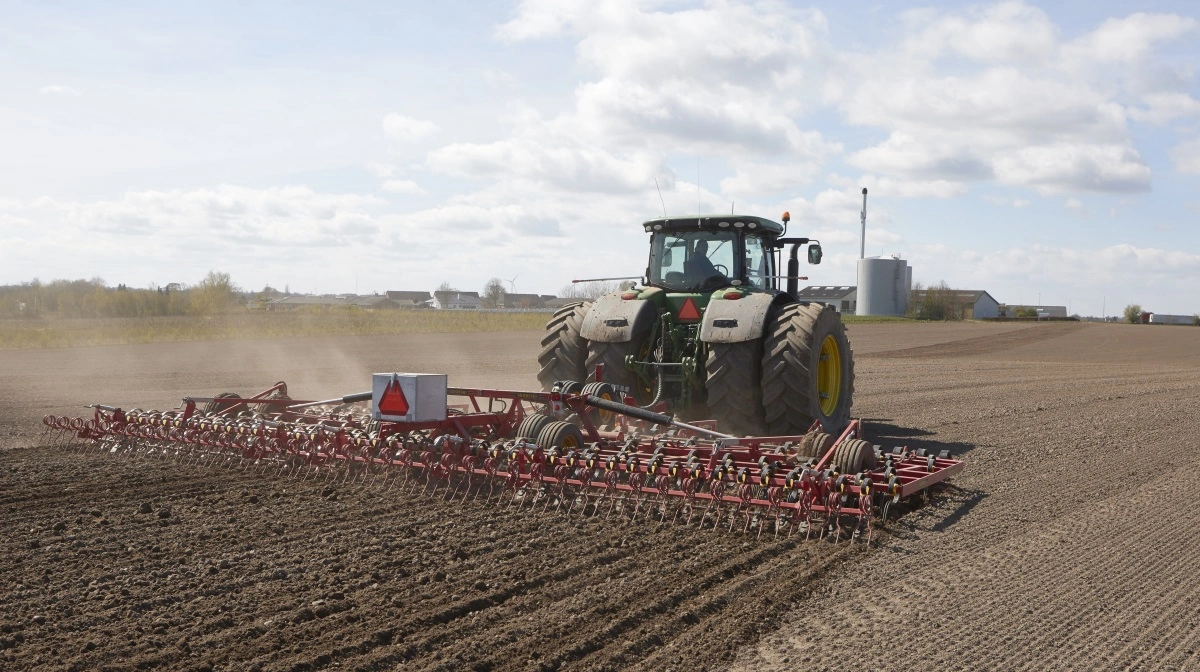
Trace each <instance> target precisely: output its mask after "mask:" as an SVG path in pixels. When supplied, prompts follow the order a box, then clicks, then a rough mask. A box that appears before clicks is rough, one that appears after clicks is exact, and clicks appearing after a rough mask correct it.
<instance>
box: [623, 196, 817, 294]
mask: <svg viewBox="0 0 1200 672" xmlns="http://www.w3.org/2000/svg"><path fill="white" fill-rule="evenodd" d="M787 220H788V216H787V213H784V222H785V224H786V222H787ZM643 226H644V228H645V230H646V231H647V232H648V233H650V234H651V240H650V262H649V265H648V266H647V269H646V280H647V284H648V285H649V286H651V287H659V288H661V289H663V290H666V291H667V292H672V293H707V292H712V291H715V290H718V289H721V288H723V287H730V286H733V287H741V288H743V289H746V290H751V291H753V290H756V289H757V290H776V289H778V279H779V277H780V276H779V275H778V273H777V271H776V269H777V267H778V263H777V262H778V259H777V253H778V251H779V250H780V249H782V247H783V246H784V244H785V243H800V244H803V243H808V242H809V241H808V239H783V238H781V236H782V235H783V234H784V232H785V230H786V227H785V226H780V225H779V224H778V223H776V222H773V221H771V220H769V219H763V218H761V217H751V216H745V215H716V216H702V217H687V218H682V217H674V218H663V219H655V220H650V221H648V222H646V223H645V224H644V225H643ZM800 241H803V243H801V242H800ZM794 251H795V246H794V247H793V254H794ZM809 261H810V263H820V246H819V244H814V245H812V246H811V247H810V249H809ZM791 270H792V269H790V268H789V271H791ZM789 275H795V273H794V272H789ZM789 289H791V288H790V287H789ZM792 291H794V290H792Z"/></svg>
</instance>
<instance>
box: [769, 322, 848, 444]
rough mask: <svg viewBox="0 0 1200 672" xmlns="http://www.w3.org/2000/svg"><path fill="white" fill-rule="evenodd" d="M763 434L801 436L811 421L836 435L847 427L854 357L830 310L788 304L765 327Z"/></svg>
mask: <svg viewBox="0 0 1200 672" xmlns="http://www.w3.org/2000/svg"><path fill="white" fill-rule="evenodd" d="M762 395H763V397H762V398H763V408H764V410H765V412H766V423H767V431H768V432H769V433H771V434H773V435H778V436H787V435H796V434H804V433H805V432H807V431H808V428H809V426H810V425H811V424H812V422H813V420H817V421H819V422H820V423H821V428H822V429H823V430H824V431H825V432H826V433H829V434H833V435H835V436H836V435H838V434H841V432H842V430H843V429H845V428H846V425H848V424H849V423H850V407H851V405H852V404H853V401H854V353H853V352H852V351H851V350H850V341H849V340H847V339H846V327H845V326H844V325H843V324H842V320H841V318H840V317H839V316H838V313H837V311H836V310H834V308H833V306H822V305H821V304H817V303H792V304H787V305H785V306H781V307H778V308H776V309H775V313H774V314H773V315H772V316H771V318H770V319H769V320H768V321H767V330H766V332H765V334H764V348H763V359H762Z"/></svg>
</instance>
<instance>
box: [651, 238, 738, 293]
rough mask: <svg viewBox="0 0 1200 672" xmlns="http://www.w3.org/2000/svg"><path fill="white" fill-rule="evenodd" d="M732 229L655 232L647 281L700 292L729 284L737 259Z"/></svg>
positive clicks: (662, 285) (669, 287)
mask: <svg viewBox="0 0 1200 672" xmlns="http://www.w3.org/2000/svg"><path fill="white" fill-rule="evenodd" d="M736 248H737V234H735V233H733V232H732V231H678V232H674V231H673V232H664V233H657V234H655V235H654V240H653V242H652V244H651V247H650V282H651V283H653V284H655V285H658V286H660V287H663V288H664V289H667V290H671V291H677V292H702V291H707V290H713V289H717V288H719V287H721V286H723V285H727V284H729V282H730V280H731V279H732V277H733V275H732V274H733V272H734V271H733V269H734V263H733V262H734V259H736V253H737V251H736Z"/></svg>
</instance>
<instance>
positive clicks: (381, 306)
mask: <svg viewBox="0 0 1200 672" xmlns="http://www.w3.org/2000/svg"><path fill="white" fill-rule="evenodd" d="M345 301H346V305H349V306H355V307H357V308H361V309H363V310H396V309H398V308H400V303H399V302H398V301H393V300H392V299H389V298H388V297H386V296H355V297H351V298H348V299H346V300H345ZM405 303H408V304H410V305H409V307H411V304H412V302H411V301H406V302H405Z"/></svg>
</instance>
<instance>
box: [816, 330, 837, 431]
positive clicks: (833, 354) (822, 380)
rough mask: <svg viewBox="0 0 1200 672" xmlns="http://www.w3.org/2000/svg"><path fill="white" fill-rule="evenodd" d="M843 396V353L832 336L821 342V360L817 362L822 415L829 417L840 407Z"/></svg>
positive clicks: (818, 393)
mask: <svg viewBox="0 0 1200 672" xmlns="http://www.w3.org/2000/svg"><path fill="white" fill-rule="evenodd" d="M841 394H842V351H841V349H840V348H838V342H837V339H835V338H834V337H833V335H832V334H830V335H829V336H826V337H825V340H824V341H821V359H820V361H819V362H817V396H818V397H819V398H820V402H821V414H822V415H824V416H826V417H829V416H831V415H833V413H834V411H836V410H837V407H838V399H839V398H840V397H841Z"/></svg>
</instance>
